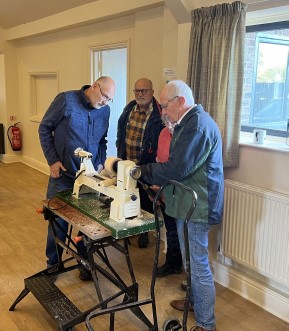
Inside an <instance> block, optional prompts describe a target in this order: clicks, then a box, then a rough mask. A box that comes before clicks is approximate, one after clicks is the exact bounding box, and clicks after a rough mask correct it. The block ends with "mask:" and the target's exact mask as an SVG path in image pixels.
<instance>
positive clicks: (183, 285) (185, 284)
mask: <svg viewBox="0 0 289 331" xmlns="http://www.w3.org/2000/svg"><path fill="white" fill-rule="evenodd" d="M181 289H182V290H183V291H186V290H187V281H186V280H183V281H182V282H181Z"/></svg>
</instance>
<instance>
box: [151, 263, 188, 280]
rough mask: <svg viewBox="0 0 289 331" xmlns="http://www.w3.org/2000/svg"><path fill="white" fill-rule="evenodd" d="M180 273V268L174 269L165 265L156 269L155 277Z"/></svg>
mask: <svg viewBox="0 0 289 331" xmlns="http://www.w3.org/2000/svg"><path fill="white" fill-rule="evenodd" d="M181 272H182V267H174V266H172V265H170V264H167V263H165V264H164V265H162V266H160V267H158V268H157V273H156V276H157V277H159V278H161V277H166V276H168V275H173V274H180V273H181Z"/></svg>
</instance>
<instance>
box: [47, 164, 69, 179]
mask: <svg viewBox="0 0 289 331" xmlns="http://www.w3.org/2000/svg"><path fill="white" fill-rule="evenodd" d="M60 169H61V170H62V171H66V169H65V168H64V166H63V164H62V163H61V162H60V161H57V162H55V163H53V164H52V165H51V166H50V176H51V177H52V178H58V177H59V176H60Z"/></svg>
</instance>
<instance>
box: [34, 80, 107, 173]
mask: <svg viewBox="0 0 289 331" xmlns="http://www.w3.org/2000/svg"><path fill="white" fill-rule="evenodd" d="M87 88H89V85H85V86H83V87H82V88H81V89H80V90H74V91H67V92H62V93H59V94H58V95H57V96H56V97H55V99H54V100H53V102H52V103H51V105H50V106H49V108H48V109H47V111H46V113H45V115H44V117H43V119H42V121H41V123H40V125H39V138H40V143H41V147H42V150H43V153H44V155H45V158H46V160H47V163H48V165H49V166H50V165H52V164H54V163H55V162H57V161H60V162H61V163H62V164H63V166H64V167H65V168H66V170H67V171H66V172H64V173H63V174H65V175H67V176H69V177H75V173H76V172H77V171H78V170H79V166H80V159H79V158H78V157H75V155H74V151H75V149H76V148H78V147H82V148H83V149H84V150H85V151H88V152H90V153H92V154H93V158H92V163H93V165H94V167H95V169H97V166H98V165H99V164H104V161H105V159H106V149H107V140H106V137H107V131H108V125H109V115H110V108H109V106H104V107H102V108H100V109H95V108H91V106H90V103H89V102H88V101H87V99H86V97H85V95H84V90H85V89H87Z"/></svg>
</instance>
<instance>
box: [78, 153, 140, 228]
mask: <svg viewBox="0 0 289 331" xmlns="http://www.w3.org/2000/svg"><path fill="white" fill-rule="evenodd" d="M76 151H77V150H76ZM76 151H75V155H76V156H79V157H80V158H81V164H80V169H79V171H78V172H77V173H76V179H75V182H74V186H73V194H72V196H73V197H74V198H76V199H79V198H80V195H81V193H82V192H81V193H80V191H85V192H87V189H89V190H90V191H96V192H98V193H99V195H100V194H102V195H105V196H107V197H109V198H111V200H112V202H111V204H110V218H111V219H113V220H115V221H117V222H123V221H124V220H125V219H126V218H133V217H138V216H140V197H139V190H138V188H137V179H138V178H139V177H140V168H139V167H138V166H136V164H135V163H134V162H133V161H129V160H121V159H119V158H115V157H108V158H107V159H106V161H105V164H104V169H103V170H102V171H101V172H100V173H98V172H97V171H96V170H95V169H94V166H93V164H92V162H91V156H92V155H91V154H90V153H88V152H85V151H81V153H78V155H77V153H76ZM86 153H87V154H86ZM83 186H85V188H83Z"/></svg>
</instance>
